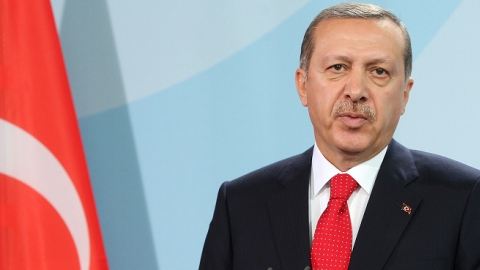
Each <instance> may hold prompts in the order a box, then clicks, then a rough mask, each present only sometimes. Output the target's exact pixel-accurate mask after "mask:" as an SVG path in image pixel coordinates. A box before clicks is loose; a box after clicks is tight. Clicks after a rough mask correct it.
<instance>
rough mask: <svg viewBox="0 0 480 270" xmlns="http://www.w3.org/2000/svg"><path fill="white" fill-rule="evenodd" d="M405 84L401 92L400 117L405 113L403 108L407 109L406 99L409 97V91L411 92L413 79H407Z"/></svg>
mask: <svg viewBox="0 0 480 270" xmlns="http://www.w3.org/2000/svg"><path fill="white" fill-rule="evenodd" d="M405 84H406V85H405V89H404V90H403V108H402V115H403V114H404V113H405V107H407V102H408V98H409V97H410V90H412V87H413V79H412V78H409V79H408V80H407V82H406V83H405Z"/></svg>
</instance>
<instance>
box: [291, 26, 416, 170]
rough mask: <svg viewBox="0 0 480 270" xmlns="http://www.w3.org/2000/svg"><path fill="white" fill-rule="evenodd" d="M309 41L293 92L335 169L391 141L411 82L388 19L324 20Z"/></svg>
mask: <svg viewBox="0 0 480 270" xmlns="http://www.w3.org/2000/svg"><path fill="white" fill-rule="evenodd" d="M314 41H315V49H314V51H313V54H312V57H311V60H310V66H309V67H308V76H307V80H306V81H305V72H304V70H302V69H298V70H297V72H296V77H295V81H296V84H297V90H298V93H299V96H300V99H301V101H302V104H303V105H304V106H307V107H308V112H309V114H310V119H311V121H312V124H313V127H314V132H315V140H316V142H317V145H318V147H319V148H320V151H322V153H323V155H324V156H325V157H326V158H327V159H328V160H329V161H330V162H331V163H332V164H334V165H335V166H337V168H339V165H337V164H339V162H341V160H343V161H345V160H350V164H352V166H354V165H357V164H359V163H361V162H364V161H366V160H368V159H370V158H372V157H373V156H375V155H376V154H378V153H379V152H380V151H381V150H382V149H383V148H384V147H385V146H386V145H387V144H388V143H389V142H390V140H391V139H392V137H393V133H394V131H395V128H396V127H397V124H398V120H399V118H400V115H402V114H403V113H404V112H405V106H406V104H407V101H408V95H409V92H410V89H411V88H412V85H413V80H412V79H408V80H407V81H405V66H404V58H403V51H404V39H403V35H402V32H401V30H400V28H399V27H398V26H397V25H395V24H394V23H393V22H391V21H390V20H369V19H327V20H324V21H322V22H320V23H319V24H318V25H317V28H316V29H315V32H314ZM355 108H356V109H355ZM352 162H353V163H352ZM336 163H337V164H336ZM340 166H343V165H340ZM339 169H340V170H347V169H349V168H339Z"/></svg>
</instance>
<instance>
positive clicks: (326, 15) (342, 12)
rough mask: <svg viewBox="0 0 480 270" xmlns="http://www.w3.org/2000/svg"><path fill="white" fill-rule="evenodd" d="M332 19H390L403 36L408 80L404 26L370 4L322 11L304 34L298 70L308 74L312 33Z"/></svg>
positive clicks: (408, 52) (408, 55)
mask: <svg viewBox="0 0 480 270" xmlns="http://www.w3.org/2000/svg"><path fill="white" fill-rule="evenodd" d="M332 18H364V19H371V20H383V19H390V20H391V21H392V22H393V23H395V24H396V25H397V26H398V27H400V30H401V31H402V34H403V39H404V41H405V44H404V51H403V59H404V62H405V80H407V79H408V78H410V75H411V74H412V43H411V41H410V35H408V31H407V28H406V27H405V25H404V24H403V23H402V22H401V21H400V20H399V19H398V18H397V16H395V14H393V13H391V12H390V11H388V10H386V9H383V8H381V7H379V6H375V5H372V4H361V3H342V4H338V5H335V6H332V7H329V8H326V9H324V10H323V11H322V12H320V14H318V15H317V17H315V19H313V21H312V22H311V23H310V26H309V27H308V28H307V31H306V32H305V36H304V37H303V43H302V51H301V53H300V68H301V69H303V70H304V71H305V74H307V73H308V68H309V66H310V59H311V58H312V54H313V49H314V48H315V41H314V39H313V32H314V30H315V28H316V27H317V25H318V24H319V23H320V22H321V21H323V20H326V19H332Z"/></svg>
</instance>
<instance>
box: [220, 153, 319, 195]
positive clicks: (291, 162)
mask: <svg viewBox="0 0 480 270" xmlns="http://www.w3.org/2000/svg"><path fill="white" fill-rule="evenodd" d="M312 153H313V148H310V149H308V150H307V151H305V152H303V153H301V154H299V155H295V156H292V157H289V158H286V159H283V160H280V161H277V162H275V163H272V164H270V165H267V166H265V167H262V168H260V169H257V170H255V171H252V172H250V173H248V174H245V175H243V176H241V177H239V178H237V179H234V180H232V181H229V182H226V183H225V185H226V188H227V189H228V190H229V191H236V192H241V191H249V192H250V191H252V190H262V189H264V188H270V187H272V185H277V183H278V182H279V180H281V179H283V178H285V179H286V180H285V181H288V179H290V178H293V177H289V176H293V175H295V174H300V173H304V172H305V171H310V168H311V161H312ZM285 176H287V177H285ZM280 182H281V181H280Z"/></svg>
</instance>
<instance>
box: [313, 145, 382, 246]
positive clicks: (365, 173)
mask: <svg viewBox="0 0 480 270" xmlns="http://www.w3.org/2000/svg"><path fill="white" fill-rule="evenodd" d="M387 148H388V146H387V147H385V148H384V149H383V150H382V151H381V152H380V153H378V154H377V155H376V156H375V157H373V158H371V159H370V160H367V161H365V162H363V163H361V164H359V165H357V166H355V167H353V168H351V169H350V170H348V171H346V172H341V171H340V170H339V169H337V168H336V167H335V166H333V165H332V163H330V162H329V161H328V160H327V159H326V158H325V157H324V156H323V155H322V153H321V152H320V150H319V149H318V147H317V144H315V147H314V148H313V156H312V173H311V175H310V192H309V194H310V195H309V196H310V200H309V203H310V243H311V242H312V241H313V236H314V235H315V229H316V227H317V222H318V220H319V219H320V216H321V215H322V213H323V211H325V209H326V208H327V204H328V201H329V199H330V179H331V178H332V177H334V176H335V175H337V174H340V173H348V174H350V176H352V177H353V178H354V179H355V180H356V181H357V183H358V185H359V187H357V189H356V190H355V191H354V192H353V193H352V195H351V196H350V198H349V199H348V201H347V204H348V209H349V212H350V218H351V220H352V233H353V237H352V247H353V246H354V244H355V239H356V238H357V234H358V229H359V228H360V223H361V222H362V218H363V214H364V213H365V208H366V207H367V203H368V199H369V198H370V194H371V192H372V189H373V184H374V183H375V179H376V178H377V174H378V171H379V170H380V165H382V162H383V158H384V157H385V153H386V152H387Z"/></svg>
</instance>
